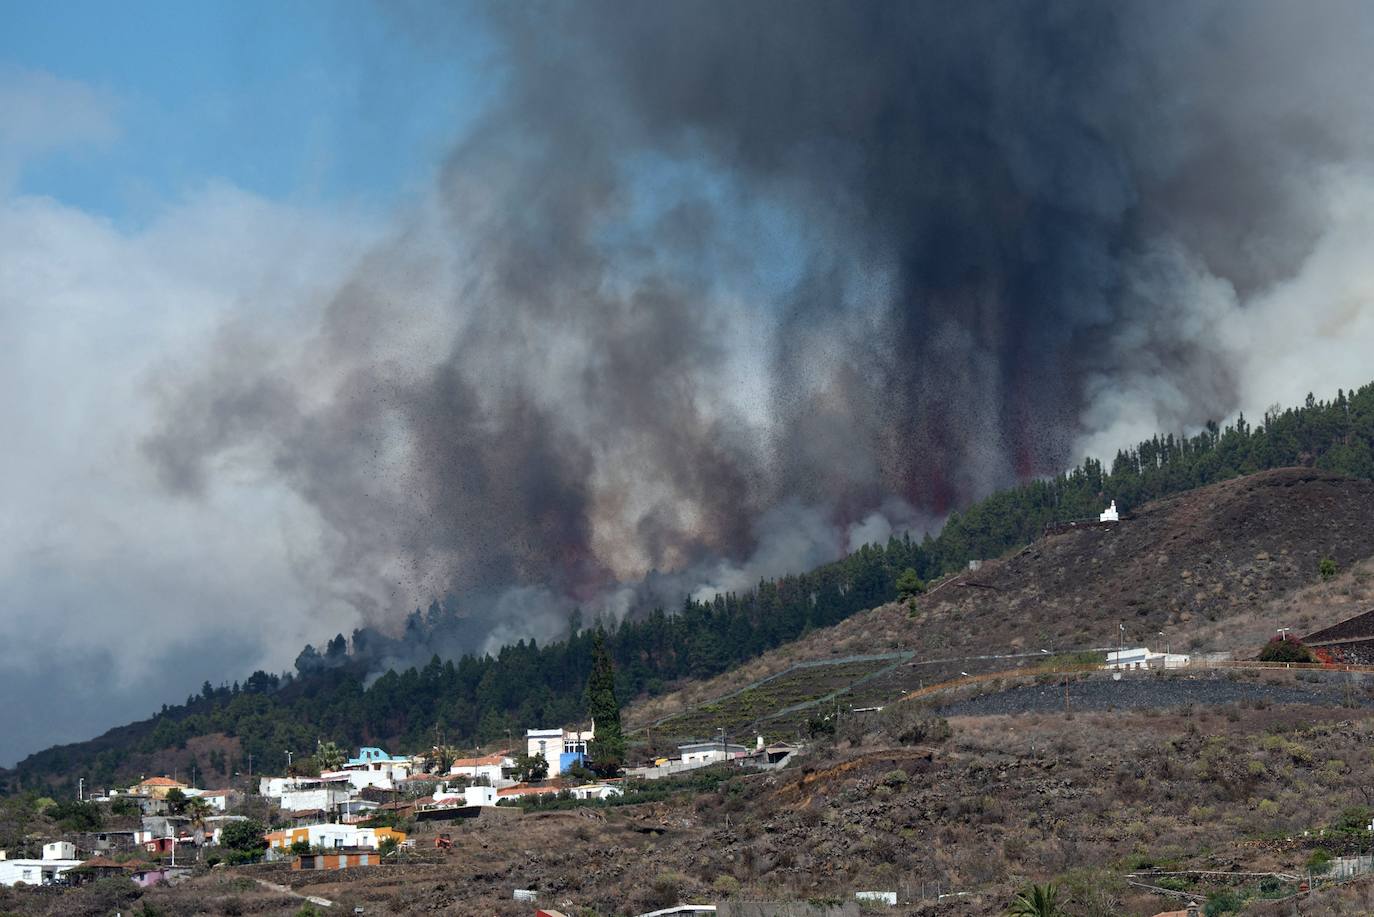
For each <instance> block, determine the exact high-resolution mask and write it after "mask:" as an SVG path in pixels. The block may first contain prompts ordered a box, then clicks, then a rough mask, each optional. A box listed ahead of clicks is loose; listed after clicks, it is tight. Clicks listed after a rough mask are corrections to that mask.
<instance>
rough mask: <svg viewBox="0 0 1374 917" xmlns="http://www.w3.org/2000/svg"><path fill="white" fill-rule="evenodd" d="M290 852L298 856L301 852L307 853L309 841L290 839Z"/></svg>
mask: <svg viewBox="0 0 1374 917" xmlns="http://www.w3.org/2000/svg"><path fill="white" fill-rule="evenodd" d="M291 852H292V853H294V854H295V855H296V856H300V855H301V854H303V853H309V852H310V842H309V841H292V842H291Z"/></svg>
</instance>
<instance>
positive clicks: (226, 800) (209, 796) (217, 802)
mask: <svg viewBox="0 0 1374 917" xmlns="http://www.w3.org/2000/svg"><path fill="white" fill-rule="evenodd" d="M186 795H187V796H195V797H198V798H200V799H204V800H205V801H206V802H207V803H208V804H209V805H210V808H212V809H214V810H215V811H216V812H224V811H225V810H227V809H228V808H229V806H230V805H231V804H232V800H233V798H234V797H235V796H236V795H238V791H237V790H195V791H192V790H187V791H186Z"/></svg>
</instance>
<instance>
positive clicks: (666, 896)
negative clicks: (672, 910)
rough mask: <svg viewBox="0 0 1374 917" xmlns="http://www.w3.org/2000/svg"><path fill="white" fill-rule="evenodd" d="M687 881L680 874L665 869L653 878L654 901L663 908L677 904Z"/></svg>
mask: <svg viewBox="0 0 1374 917" xmlns="http://www.w3.org/2000/svg"><path fill="white" fill-rule="evenodd" d="M687 883H688V879H687V877H686V876H684V875H683V874H682V873H680V872H674V871H672V870H669V869H665V870H664V871H663V872H660V873H659V874H658V875H657V876H655V877H654V886H653V887H654V900H655V901H657V902H658V903H659V904H660V905H662V906H663V907H670V906H672V905H674V904H677V903H678V901H679V899H681V897H682V890H683V889H684V888H686V887H687Z"/></svg>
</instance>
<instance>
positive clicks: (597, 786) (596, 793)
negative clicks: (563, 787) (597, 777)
mask: <svg viewBox="0 0 1374 917" xmlns="http://www.w3.org/2000/svg"><path fill="white" fill-rule="evenodd" d="M568 792H570V793H572V795H573V799H610V798H611V797H612V796H624V795H625V790H624V789H622V788H621V787H620V786H618V785H616V784H614V783H585V784H583V785H582V786H575V787H572V788H571V789H570V790H569V791H568Z"/></svg>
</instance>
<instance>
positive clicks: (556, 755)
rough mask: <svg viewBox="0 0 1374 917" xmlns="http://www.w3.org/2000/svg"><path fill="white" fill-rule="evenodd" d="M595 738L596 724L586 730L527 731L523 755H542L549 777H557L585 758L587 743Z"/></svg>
mask: <svg viewBox="0 0 1374 917" xmlns="http://www.w3.org/2000/svg"><path fill="white" fill-rule="evenodd" d="M595 737H596V723H592V725H591V726H590V727H589V728H587V729H527V730H525V753H526V754H527V755H529V756H530V757H533V756H535V755H543V756H544V760H545V761H547V762H549V776H550V777H557V776H558V775H559V774H561V773H563V772H564V771H566V770H567V769H568V768H570V767H572V766H573V764H575V763H577V762H579V761H583V760H585V759H586V757H587V743H589V742H590V741H591V740H592V739H593V738H595Z"/></svg>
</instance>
